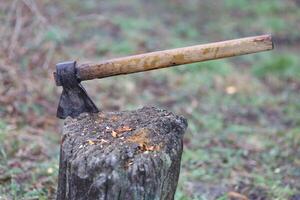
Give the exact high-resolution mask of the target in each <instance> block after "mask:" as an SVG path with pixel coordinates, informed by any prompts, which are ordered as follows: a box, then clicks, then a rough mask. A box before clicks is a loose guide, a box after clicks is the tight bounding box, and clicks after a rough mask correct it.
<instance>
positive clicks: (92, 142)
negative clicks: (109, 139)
mask: <svg viewBox="0 0 300 200" xmlns="http://www.w3.org/2000/svg"><path fill="white" fill-rule="evenodd" d="M87 142H88V143H89V145H94V144H95V142H94V141H92V140H88V141H87Z"/></svg>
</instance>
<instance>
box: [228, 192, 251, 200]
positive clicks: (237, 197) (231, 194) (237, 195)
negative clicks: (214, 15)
mask: <svg viewBox="0 0 300 200" xmlns="http://www.w3.org/2000/svg"><path fill="white" fill-rule="evenodd" d="M227 195H228V197H229V198H230V199H235V200H249V199H248V197H246V196H245V195H243V194H240V193H237V192H228V194H227Z"/></svg>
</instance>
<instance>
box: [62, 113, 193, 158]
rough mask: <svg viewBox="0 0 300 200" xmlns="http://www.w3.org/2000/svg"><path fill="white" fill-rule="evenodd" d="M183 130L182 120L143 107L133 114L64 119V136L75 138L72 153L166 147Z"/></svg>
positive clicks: (149, 150)
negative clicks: (73, 151)
mask: <svg viewBox="0 0 300 200" xmlns="http://www.w3.org/2000/svg"><path fill="white" fill-rule="evenodd" d="M186 127H187V121H186V120H185V119H184V118H183V117H180V116H177V115H175V114H173V113H171V112H168V111H166V110H162V109H158V108H154V107H144V108H142V109H138V110H135V111H123V112H99V113H96V114H93V113H91V114H88V113H83V114H81V115H80V116H79V117H77V118H67V119H66V120H65V126H64V136H66V135H68V136H71V137H70V138H74V139H73V141H72V146H73V150H75V151H88V152H90V153H91V152H93V151H95V150H97V151H112V150H115V149H120V150H122V151H123V150H127V151H129V150H130V151H133V152H131V153H132V154H137V153H143V152H146V153H147V152H154V151H159V150H161V148H168V143H169V142H170V141H176V140H178V139H179V138H181V137H182V135H183V133H184V131H185V129H186ZM73 136H74V137H73ZM81 153H82V152H81Z"/></svg>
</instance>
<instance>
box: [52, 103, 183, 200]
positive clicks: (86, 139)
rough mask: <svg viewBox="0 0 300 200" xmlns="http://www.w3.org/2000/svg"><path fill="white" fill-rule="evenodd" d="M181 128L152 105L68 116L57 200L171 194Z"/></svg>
mask: <svg viewBox="0 0 300 200" xmlns="http://www.w3.org/2000/svg"><path fill="white" fill-rule="evenodd" d="M186 127H187V122H186V120H185V119H184V118H182V117H179V116H176V115H174V114H172V113H170V112H168V111H166V110H161V109H157V108H153V107H145V108H142V109H139V110H136V111H125V112H111V113H103V112H99V113H97V114H86V113H85V114H81V115H80V116H79V117H78V118H75V119H72V118H67V119H66V120H65V124H64V129H63V136H62V144H61V152H60V166H59V167H60V168H59V183H58V192H57V199H58V200H64V199H70V200H71V199H76V200H80V199H84V200H86V199H107V200H110V199H112V200H115V199H116V200H124V199H125V200H126V199H128V200H156V199H157V200H158V199H159V200H171V199H174V194H175V191H176V187H177V182H178V176H179V171H180V160H181V154H182V148H183V147H182V138H183V134H184V132H185V130H186Z"/></svg>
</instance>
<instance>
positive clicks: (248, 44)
mask: <svg viewBox="0 0 300 200" xmlns="http://www.w3.org/2000/svg"><path fill="white" fill-rule="evenodd" d="M271 49H273V42H272V37H271V36H270V35H262V36H255V37H248V38H242V39H236V40H228V41H224V42H217V43H210V44H203V45H196V46H191V47H184V48H178V49H171V50H165V51H156V52H152V53H145V54H140V55H134V56H128V57H124V58H118V59H112V60H108V61H103V62H100V63H86V64H81V65H79V66H78V69H77V70H78V75H79V78H80V79H81V80H90V79H95V78H104V77H108V76H115V75H120V74H129V73H135V72H142V71H148V70H154V69H159V68H165V67H171V66H176V65H182V64H188V63H194V62H201V61H207V60H214V59H220V58H226V57H233V56H238V55H244V54H250V53H255V52H261V51H267V50H271Z"/></svg>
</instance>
